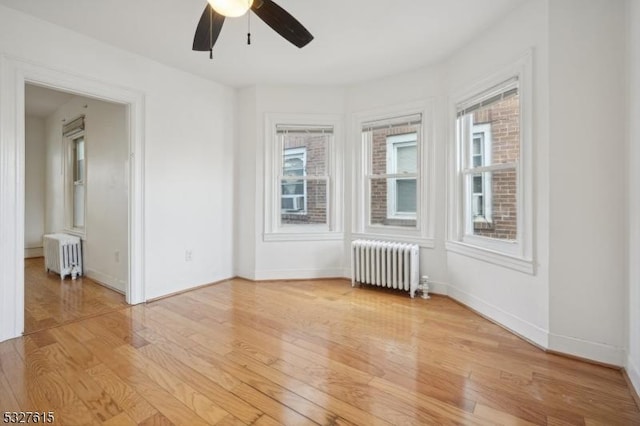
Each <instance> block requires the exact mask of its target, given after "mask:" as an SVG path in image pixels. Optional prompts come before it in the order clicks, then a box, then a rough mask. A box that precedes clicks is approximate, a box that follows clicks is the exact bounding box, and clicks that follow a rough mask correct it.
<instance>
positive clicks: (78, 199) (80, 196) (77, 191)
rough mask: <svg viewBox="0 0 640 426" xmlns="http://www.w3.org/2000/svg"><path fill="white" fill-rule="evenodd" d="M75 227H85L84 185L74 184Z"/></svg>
mask: <svg viewBox="0 0 640 426" xmlns="http://www.w3.org/2000/svg"><path fill="white" fill-rule="evenodd" d="M73 227H74V228H83V227H84V185H74V186H73Z"/></svg>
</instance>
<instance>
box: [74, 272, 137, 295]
mask: <svg viewBox="0 0 640 426" xmlns="http://www.w3.org/2000/svg"><path fill="white" fill-rule="evenodd" d="M84 273H85V275H86V276H87V277H88V278H91V279H92V280H93V281H95V282H97V283H98V284H101V285H103V286H105V287H108V288H110V289H111V290H113V291H117V292H118V293H122V294H125V293H126V288H127V283H125V282H124V281H122V280H119V279H118V278H116V277H112V276H111V275H108V274H104V273H102V272H99V271H96V270H93V269H88V268H85V271H84Z"/></svg>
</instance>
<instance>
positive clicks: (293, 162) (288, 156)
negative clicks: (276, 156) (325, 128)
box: [281, 132, 331, 176]
mask: <svg viewBox="0 0 640 426" xmlns="http://www.w3.org/2000/svg"><path fill="white" fill-rule="evenodd" d="M330 136H331V135H328V134H322V133H320V134H318V133H308V134H307V133H298V132H296V133H285V134H282V135H281V137H282V138H283V139H282V142H283V143H282V146H283V156H284V157H283V161H282V164H283V173H282V174H283V175H284V176H325V175H326V174H327V149H328V141H329V137H330Z"/></svg>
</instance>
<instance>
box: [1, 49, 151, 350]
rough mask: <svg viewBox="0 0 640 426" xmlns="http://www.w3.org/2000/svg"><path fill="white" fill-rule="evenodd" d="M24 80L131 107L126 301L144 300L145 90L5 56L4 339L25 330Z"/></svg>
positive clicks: (3, 147) (2, 333)
mask: <svg viewBox="0 0 640 426" xmlns="http://www.w3.org/2000/svg"><path fill="white" fill-rule="evenodd" d="M25 84H36V85H39V86H44V87H47V88H50V89H54V90H60V91H64V92H71V93H74V94H77V95H79V96H85V97H90V98H95V99H99V100H104V101H109V102H115V103H119V104H123V105H125V106H126V107H127V120H128V123H127V124H128V136H129V152H128V155H129V165H128V166H129V167H128V174H129V176H128V192H129V193H128V201H129V202H128V204H129V205H128V231H127V232H128V246H129V259H128V282H127V289H126V301H127V303H129V304H132V305H135V304H138V303H143V302H145V300H146V298H145V294H144V293H145V291H144V290H145V262H144V261H145V255H144V254H145V247H144V164H145V162H144V153H145V149H144V148H145V133H144V126H145V97H144V93H142V92H139V91H136V90H133V89H129V88H124V87H120V86H117V85H113V84H110V83H106V82H102V81H97V80H95V79H92V78H89V77H86V76H81V75H75V74H71V73H69V72H67V71H62V70H57V69H53V68H49V67H46V66H43V65H40V64H34V63H31V62H28V61H25V60H22V59H20V58H16V57H12V56H7V55H0V194H2V195H1V199H0V342H2V341H4V340H7V339H11V338H14V337H18V336H20V335H22V333H23V332H24V226H25V224H24V209H25V206H24V197H25V185H24V179H25V130H24V129H25V114H24V111H25V99H24V93H25V90H24V88H25Z"/></svg>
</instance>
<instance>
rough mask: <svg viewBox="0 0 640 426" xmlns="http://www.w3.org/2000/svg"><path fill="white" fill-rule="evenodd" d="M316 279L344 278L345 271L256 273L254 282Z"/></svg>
mask: <svg viewBox="0 0 640 426" xmlns="http://www.w3.org/2000/svg"><path fill="white" fill-rule="evenodd" d="M315 278H344V270H343V269H280V270H272V271H255V273H254V276H253V278H252V280H253V281H269V280H309V279H315Z"/></svg>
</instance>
